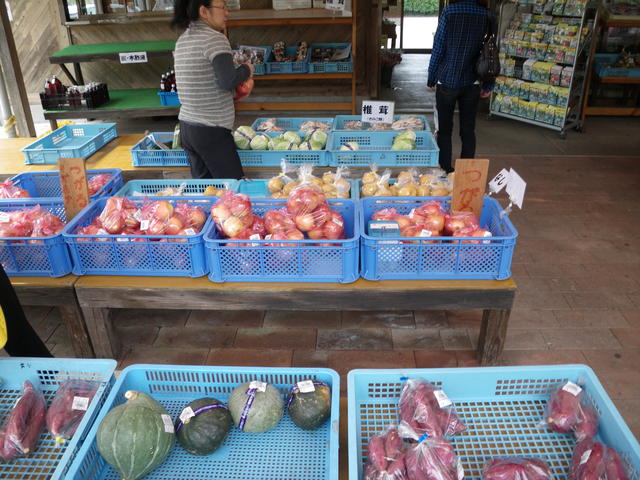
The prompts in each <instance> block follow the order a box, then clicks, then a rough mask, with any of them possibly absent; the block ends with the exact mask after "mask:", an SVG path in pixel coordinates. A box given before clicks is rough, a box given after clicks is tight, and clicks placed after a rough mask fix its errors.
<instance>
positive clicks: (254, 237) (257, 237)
mask: <svg viewBox="0 0 640 480" xmlns="http://www.w3.org/2000/svg"><path fill="white" fill-rule="evenodd" d="M249 240H262V239H261V238H260V234H259V233H254V234H253V235H251V236H250V237H249Z"/></svg>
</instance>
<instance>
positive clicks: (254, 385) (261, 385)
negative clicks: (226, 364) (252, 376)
mask: <svg viewBox="0 0 640 480" xmlns="http://www.w3.org/2000/svg"><path fill="white" fill-rule="evenodd" d="M249 388H250V389H255V390H257V391H259V392H263V393H264V392H266V391H267V384H266V383H265V382H258V381H256V380H254V381H253V382H251V383H250V384H249Z"/></svg>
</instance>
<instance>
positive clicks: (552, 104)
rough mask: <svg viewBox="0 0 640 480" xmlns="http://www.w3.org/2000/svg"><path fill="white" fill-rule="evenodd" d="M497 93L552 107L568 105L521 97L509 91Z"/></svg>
mask: <svg viewBox="0 0 640 480" xmlns="http://www.w3.org/2000/svg"><path fill="white" fill-rule="evenodd" d="M497 95H504V96H505V97H511V98H517V99H520V100H525V101H527V102H536V103H542V104H543V105H551V106H552V107H564V108H566V107H567V106H566V105H558V104H557V103H547V102H541V101H539V100H529V99H528V98H524V97H520V96H518V95H509V94H508V93H501V94H497Z"/></svg>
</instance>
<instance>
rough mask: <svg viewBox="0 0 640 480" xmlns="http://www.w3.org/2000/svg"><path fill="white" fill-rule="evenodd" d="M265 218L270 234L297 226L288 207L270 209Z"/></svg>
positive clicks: (265, 224) (266, 227)
mask: <svg viewBox="0 0 640 480" xmlns="http://www.w3.org/2000/svg"><path fill="white" fill-rule="evenodd" d="M263 220H264V227H265V229H266V231H267V233H268V234H275V233H277V232H280V231H283V232H284V231H287V230H291V229H293V228H296V222H295V221H294V220H293V217H292V216H291V214H290V213H289V211H288V210H287V209H286V208H281V209H277V210H269V211H268V212H266V213H265V214H264V217H263Z"/></svg>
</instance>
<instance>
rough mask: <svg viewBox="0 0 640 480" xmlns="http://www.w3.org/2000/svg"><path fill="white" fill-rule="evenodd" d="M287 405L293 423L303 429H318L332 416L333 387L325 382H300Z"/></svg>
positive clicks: (295, 386) (294, 387) (293, 390)
mask: <svg viewBox="0 0 640 480" xmlns="http://www.w3.org/2000/svg"><path fill="white" fill-rule="evenodd" d="M287 405H288V410H289V416H290V417H291V420H293V423H295V424H296V425H297V426H298V427H300V428H302V429H303V430H316V429H317V428H319V427H320V426H322V424H323V423H324V422H326V421H327V419H328V418H329V417H330V416H331V388H329V386H328V385H326V384H325V383H323V382H317V381H311V380H306V381H304V382H298V383H297V384H296V385H294V386H293V387H292V388H291V393H290V394H289V400H288V403H287Z"/></svg>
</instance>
